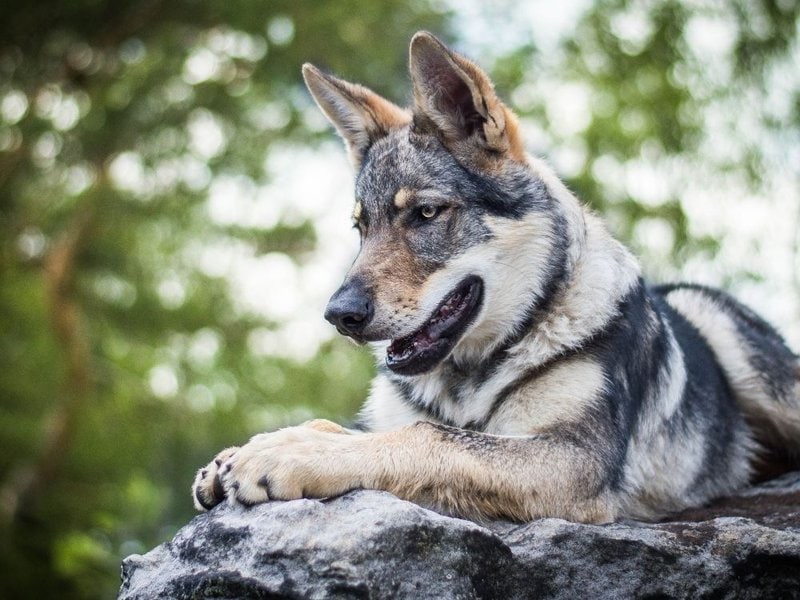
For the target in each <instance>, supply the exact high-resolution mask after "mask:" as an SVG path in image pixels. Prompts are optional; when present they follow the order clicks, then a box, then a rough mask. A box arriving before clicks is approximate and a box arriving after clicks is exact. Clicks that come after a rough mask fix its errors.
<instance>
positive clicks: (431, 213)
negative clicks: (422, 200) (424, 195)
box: [419, 204, 442, 221]
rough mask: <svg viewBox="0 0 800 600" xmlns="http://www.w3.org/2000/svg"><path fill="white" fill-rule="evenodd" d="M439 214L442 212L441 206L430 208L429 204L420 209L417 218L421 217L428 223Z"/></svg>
mask: <svg viewBox="0 0 800 600" xmlns="http://www.w3.org/2000/svg"><path fill="white" fill-rule="evenodd" d="M440 212H442V207H441V206H432V205H430V204H426V205H424V206H421V207H420V209H419V216H421V217H422V218H423V219H425V220H426V221H430V220H431V219H433V218H434V217H435V216H436V215H438V214H439V213H440Z"/></svg>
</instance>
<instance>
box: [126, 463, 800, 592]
mask: <svg viewBox="0 0 800 600" xmlns="http://www.w3.org/2000/svg"><path fill="white" fill-rule="evenodd" d="M120 598H122V599H130V600H133V599H145V598H147V599H149V598H218V599H223V598H231V599H233V598H265V599H266V598H270V599H272V598H503V599H505V598H565V599H567V598H569V599H573V598H609V599H611V598H613V599H615V600H616V599H618V598H800V472H796V473H790V474H787V475H785V476H783V477H781V478H779V479H777V480H773V481H771V482H768V483H766V484H763V485H760V486H757V487H753V488H750V489H748V490H746V491H745V492H743V493H742V494H740V495H739V496H736V497H733V498H727V499H723V500H721V501H718V502H717V503H715V504H714V505H712V506H710V507H707V508H704V509H698V510H694V511H687V512H685V513H682V514H681V515H679V516H678V517H677V518H676V519H674V520H671V521H669V522H662V523H655V524H653V523H640V522H632V521H629V522H622V523H613V524H610V525H582V524H577V523H570V522H567V521H564V520H561V519H540V520H537V521H534V522H532V523H526V524H512V523H506V522H493V523H488V524H483V525H479V524H475V523H472V522H470V521H465V520H462V519H454V518H450V517H445V516H442V515H439V514H437V513H435V512H431V511H429V510H425V509H423V508H420V507H419V506H416V505H415V504H411V503H409V502H405V501H403V500H399V499H397V498H395V497H394V496H392V495H390V494H388V493H385V492H375V491H356V492H351V493H349V494H346V495H344V496H342V497H340V498H335V499H331V500H323V501H319V500H296V501H293V502H271V503H267V504H262V505H258V506H254V507H252V508H241V507H229V506H219V507H217V508H215V509H214V510H212V511H211V512H209V513H205V514H202V515H199V516H197V517H195V518H194V519H193V520H192V521H191V522H190V523H189V524H188V525H186V526H185V527H184V528H183V529H181V530H180V531H179V532H178V534H177V535H176V536H175V538H174V539H173V540H172V541H170V542H167V543H165V544H162V545H161V546H158V547H157V548H155V549H154V550H152V551H150V552H148V553H147V554H145V555H144V556H140V555H133V556H129V557H128V558H126V559H125V561H124V562H123V565H122V587H121V589H120Z"/></svg>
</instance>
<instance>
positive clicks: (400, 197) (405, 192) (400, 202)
mask: <svg viewBox="0 0 800 600" xmlns="http://www.w3.org/2000/svg"><path fill="white" fill-rule="evenodd" d="M413 194H414V192H413V191H412V190H410V189H408V188H400V189H399V190H397V193H396V194H395V195H394V205H395V206H396V207H397V208H400V209H402V208H405V207H406V206H408V201H409V200H410V199H411V197H412V195H413Z"/></svg>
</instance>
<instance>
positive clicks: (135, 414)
mask: <svg viewBox="0 0 800 600" xmlns="http://www.w3.org/2000/svg"><path fill="white" fill-rule="evenodd" d="M799 14H800V4H799V3H798V2H796V1H794V0H731V1H728V2H723V1H715V0H708V1H703V0H639V1H623V0H597V1H595V2H591V1H589V0H565V1H563V2H558V3H553V2H549V1H546V0H538V1H530V2H524V3H523V2H518V1H516V0H514V1H513V2H512V1H508V2H502V1H498V2H491V3H489V2H479V1H478V0H471V1H456V0H450V1H448V0H408V1H400V0H382V1H379V0H363V1H355V0H337V1H336V2H333V1H320V0H270V1H255V0H138V1H134V0H115V1H113V2H112V1H111V0H58V1H54V0H36V1H35V2H31V1H30V0H26V1H24V2H23V1H21V0H5V1H4V2H3V4H2V8H0V580H2V588H3V595H4V597H7V598H21V597H36V598H47V597H59V598H107V597H111V596H113V595H114V594H115V592H116V590H117V586H118V582H119V563H120V560H121V559H122V557H124V556H126V555H128V554H130V553H134V552H144V551H146V550H147V549H149V548H150V547H152V546H153V545H155V544H157V543H160V542H162V541H164V540H166V539H169V538H170V536H171V535H172V534H173V533H174V532H175V531H176V530H177V528H179V527H180V526H181V525H182V524H183V523H185V522H186V521H187V520H188V519H189V518H190V517H191V516H192V514H193V511H192V508H191V500H190V498H189V485H190V482H191V479H192V476H193V473H194V471H195V470H196V468H198V467H199V466H200V465H202V464H204V463H205V462H207V461H208V460H209V459H210V457H211V456H212V455H213V454H214V453H216V452H217V451H218V450H219V449H221V448H222V447H224V446H226V445H230V444H234V443H240V442H242V441H243V440H245V439H246V438H247V437H248V436H249V435H251V434H253V433H255V432H258V431H262V430H265V429H270V428H276V427H280V426H283V425H287V424H294V423H297V422H300V421H302V420H305V419H307V418H309V417H311V416H312V415H315V416H323V417H328V418H333V419H337V420H345V421H346V420H347V419H349V418H352V416H353V415H354V413H355V411H356V410H357V407H358V405H359V403H360V402H361V400H362V399H363V397H364V395H365V393H366V390H367V388H368V384H369V379H370V376H371V373H372V360H371V358H370V356H369V355H368V352H367V351H366V350H364V349H360V348H356V347H355V346H352V345H350V344H348V343H347V342H345V341H343V340H341V339H339V338H338V337H337V336H336V335H335V332H334V331H333V328H332V327H330V326H328V325H327V324H326V323H325V322H324V320H323V319H322V312H323V307H324V305H325V301H326V299H327V297H328V296H329V295H330V294H331V293H332V292H333V291H334V289H335V288H336V286H337V284H338V280H339V278H340V277H341V276H342V274H343V273H344V271H345V269H346V267H347V265H348V262H349V261H350V260H351V259H352V258H353V256H354V254H355V252H356V249H357V238H356V234H355V233H354V232H352V231H351V230H350V223H349V214H350V202H351V194H352V183H351V174H350V169H349V166H348V164H347V162H346V160H345V155H344V152H343V150H342V148H341V147H340V144H339V142H338V140H336V139H335V138H334V136H333V133H332V131H331V128H330V127H329V126H328V125H327V123H326V122H325V121H324V119H323V118H322V116H321V115H320V114H319V112H318V111H317V109H316V108H315V106H314V105H313V104H312V101H311V99H310V97H309V96H308V94H307V93H306V92H305V90H304V88H303V87H302V81H301V78H300V65H301V64H302V63H303V62H305V61H311V62H313V63H315V64H317V65H319V66H321V67H323V68H325V69H328V70H331V71H333V72H336V73H338V74H340V75H341V76H343V77H345V78H347V79H350V80H354V81H360V82H362V83H366V84H368V85H369V86H371V87H372V88H373V89H375V90H377V91H378V92H380V93H382V94H384V95H387V96H388V97H390V98H392V99H394V100H396V101H398V102H404V101H406V100H407V99H408V97H409V85H408V76H407V74H406V55H407V47H408V42H409V39H410V37H411V35H412V34H413V33H414V32H415V31H417V30H419V29H428V30H431V31H433V32H436V33H437V34H438V35H440V36H441V37H442V38H443V39H445V40H446V41H448V42H449V43H451V44H453V45H454V46H455V47H456V48H458V49H460V50H462V51H464V52H465V53H467V54H468V55H470V56H471V57H473V58H475V59H476V60H478V61H479V62H480V64H482V65H483V66H484V67H485V68H486V69H487V70H488V71H489V72H490V73H491V74H492V76H493V78H494V80H495V82H496V83H497V88H498V90H499V91H500V93H501V95H502V96H503V97H504V98H506V99H507V100H508V102H509V103H510V104H511V105H512V106H513V107H514V108H515V109H516V110H517V111H518V112H519V113H520V114H521V115H522V117H523V127H524V130H525V133H526V135H527V140H528V145H529V148H530V150H531V151H532V152H534V153H536V154H539V155H543V156H546V157H548V158H549V160H550V161H551V162H552V163H553V165H554V166H555V168H556V170H557V171H558V172H559V173H560V174H561V175H562V176H563V177H564V178H565V180H566V181H567V182H568V183H569V185H570V186H571V188H572V189H574V190H575V191H576V193H578V194H579V196H580V197H581V198H583V200H585V201H586V202H587V203H588V204H589V205H591V206H592V207H593V208H594V209H595V210H597V211H598V212H601V213H602V214H603V215H605V217H606V218H607V219H608V222H609V223H610V227H611V228H612V229H613V231H614V232H615V234H616V235H617V236H618V237H620V238H621V239H622V240H624V241H625V242H626V243H627V244H629V245H630V246H632V247H633V248H634V249H635V250H636V252H637V253H638V254H639V255H640V256H641V258H642V261H643V263H644V265H645V269H646V271H647V272H648V273H649V274H650V276H651V278H652V279H654V280H656V281H666V280H671V279H676V278H678V277H681V278H685V279H691V280H695V281H702V282H705V283H710V284H714V285H720V286H722V287H724V288H726V289H728V290H731V291H733V292H734V293H736V294H737V295H738V296H739V297H740V298H742V299H743V300H744V301H745V302H747V303H748V304H750V305H751V306H754V307H755V308H757V309H758V310H759V311H760V312H762V313H763V314H765V315H767V316H768V317H769V318H770V319H771V320H773V322H775V323H776V324H777V326H778V327H779V328H780V329H781V330H782V331H783V332H784V333H785V334H786V335H787V336H788V337H789V339H790V341H791V342H792V344H793V345H794V348H795V349H798V348H799V347H800V252H799V251H798V247H799V246H800V191H799V187H800V46H799V45H798V23H799V21H798V15H799Z"/></svg>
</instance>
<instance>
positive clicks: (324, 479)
mask: <svg viewBox="0 0 800 600" xmlns="http://www.w3.org/2000/svg"><path fill="white" fill-rule="evenodd" d="M355 437H357V436H353V435H348V432H347V430H345V429H343V428H342V427H341V426H339V425H336V424H335V423H332V422H330V421H324V420H316V421H310V422H308V423H305V424H304V425H300V426H299V427H288V428H286V429H281V430H279V431H276V432H274V433H261V434H259V435H256V436H254V437H253V438H251V439H250V441H249V442H248V443H247V444H245V445H244V446H242V447H241V448H239V449H237V450H236V452H235V453H233V454H231V455H230V457H229V458H228V459H227V460H225V461H224V462H223V463H222V464H221V466H219V468H218V472H217V479H218V481H219V485H220V486H221V488H222V492H223V495H224V497H225V498H227V499H228V501H229V502H231V503H235V502H238V503H240V504H244V505H245V506H250V505H253V504H257V503H259V502H266V501H267V500H295V499H297V498H322V497H326V496H334V495H338V494H342V493H344V492H346V491H348V490H351V489H353V488H356V487H360V479H359V474H358V473H357V472H355V471H356V470H357V469H354V468H352V467H351V466H349V465H352V464H353V462H354V461H353V460H352V459H353V454H354V451H355V449H354V447H353V445H352V442H353V440H354V438H355ZM355 452H357V451H355ZM345 455H347V460H343V459H344V458H345ZM356 462H357V458H356ZM215 497H216V496H215Z"/></svg>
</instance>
